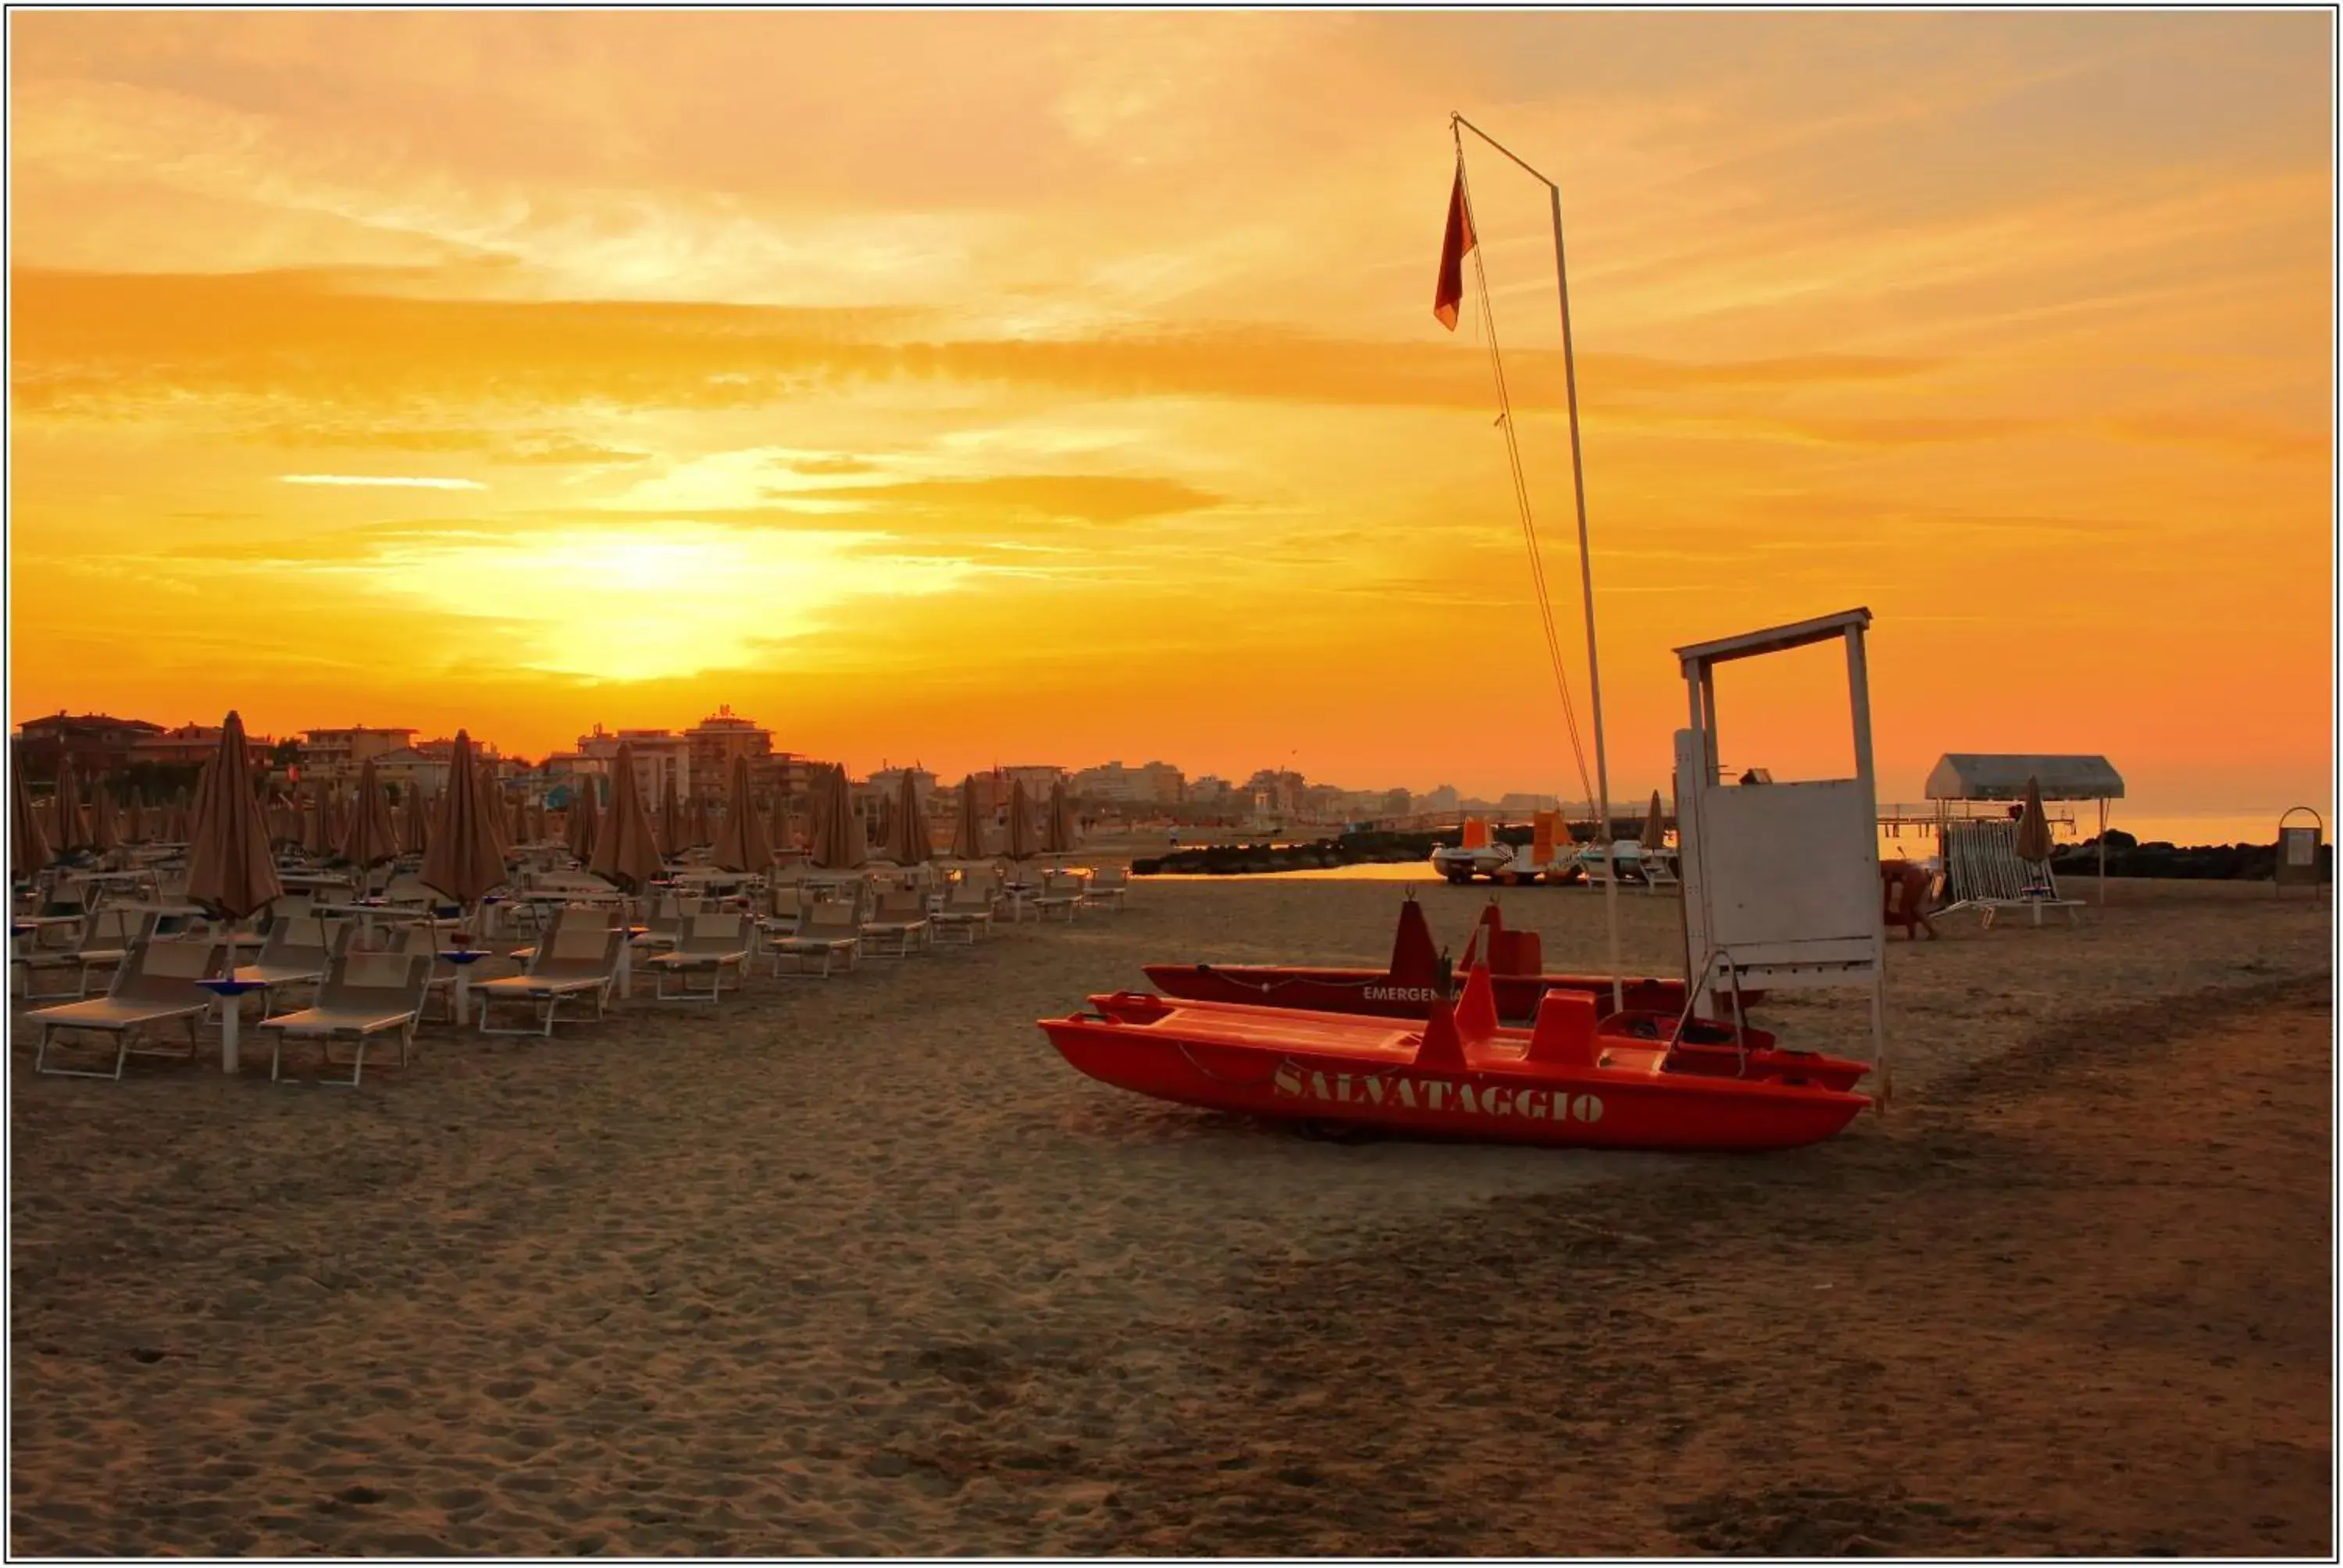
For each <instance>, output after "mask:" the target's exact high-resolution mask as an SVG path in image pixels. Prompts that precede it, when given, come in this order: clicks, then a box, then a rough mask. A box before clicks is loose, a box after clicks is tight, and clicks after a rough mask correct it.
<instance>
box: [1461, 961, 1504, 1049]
mask: <svg viewBox="0 0 2343 1568" xmlns="http://www.w3.org/2000/svg"><path fill="white" fill-rule="evenodd" d="M1497 1027H1498V1026H1497V988H1496V986H1495V984H1494V983H1493V981H1492V980H1490V979H1489V970H1488V966H1487V965H1485V964H1474V965H1473V969H1472V971H1471V972H1470V973H1469V974H1467V975H1466V976H1465V977H1464V990H1463V994H1461V995H1460V996H1458V997H1457V999H1456V1040H1457V1043H1458V1044H1459V1045H1461V1046H1463V1048H1464V1049H1465V1050H1467V1051H1470V1050H1472V1049H1473V1047H1475V1046H1482V1045H1486V1044H1488V1043H1489V1042H1490V1041H1491V1040H1494V1039H1496V1038H1497Z"/></svg>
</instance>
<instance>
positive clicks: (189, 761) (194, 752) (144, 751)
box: [75, 724, 277, 772]
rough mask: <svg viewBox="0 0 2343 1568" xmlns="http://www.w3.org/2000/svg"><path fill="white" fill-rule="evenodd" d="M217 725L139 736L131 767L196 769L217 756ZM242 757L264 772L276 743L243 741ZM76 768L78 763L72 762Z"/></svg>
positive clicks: (253, 739) (249, 738)
mask: <svg viewBox="0 0 2343 1568" xmlns="http://www.w3.org/2000/svg"><path fill="white" fill-rule="evenodd" d="M220 732H221V729H220V726H218V725H216V724H182V725H180V726H179V727H178V728H177V729H161V730H157V731H156V732H155V733H154V734H152V735H142V736H140V737H139V738H138V739H136V740H134V741H132V742H131V743H130V760H131V763H132V764H133V765H136V764H138V763H141V762H146V763H153V764H156V765H157V766H160V767H166V768H199V767H201V766H203V765H204V764H205V763H206V762H209V761H210V760H211V759H213V758H215V757H216V756H218V755H219V743H220ZM244 744H245V756H246V759H249V760H250V762H251V763H252V765H253V766H254V767H255V768H256V769H260V770H261V771H263V772H266V771H267V769H268V766H269V753H270V752H272V751H274V750H276V749H277V742H275V741H274V740H271V739H268V737H266V735H247V736H246V737H245V738H244ZM79 766H80V763H78V762H76V763H75V767H76V768H78V767H79Z"/></svg>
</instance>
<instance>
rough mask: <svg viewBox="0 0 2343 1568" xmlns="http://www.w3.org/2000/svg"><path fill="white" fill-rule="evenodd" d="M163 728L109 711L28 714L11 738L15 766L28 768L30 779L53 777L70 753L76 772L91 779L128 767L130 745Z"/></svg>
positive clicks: (84, 777)
mask: <svg viewBox="0 0 2343 1568" xmlns="http://www.w3.org/2000/svg"><path fill="white" fill-rule="evenodd" d="M162 732H163V727H162V726H161V725H159V724H149V723H147V722H146V720H145V719H116V718H114V717H113V716H111V715H110V714H105V713H83V714H67V713H66V712H65V709H58V710H57V711H56V712H55V714H49V715H44V716H43V717H41V718H39V719H26V720H25V722H24V723H22V724H20V725H18V726H17V727H16V733H15V735H14V736H12V737H11V738H10V740H9V749H10V750H11V751H12V752H13V753H14V757H15V766H17V767H18V768H20V769H24V772H25V777H26V778H27V779H55V777H56V776H57V763H58V761H59V760H60V759H63V758H65V757H71V758H72V759H73V765H74V772H75V774H77V775H79V776H80V777H81V778H82V779H90V778H92V777H94V776H96V775H98V774H105V773H119V772H121V771H122V770H123V769H126V768H127V767H129V766H130V763H131V761H132V748H134V747H135V746H136V745H137V743H138V742H139V741H140V740H142V739H146V738H147V737H148V736H152V735H159V734H161V733H162Z"/></svg>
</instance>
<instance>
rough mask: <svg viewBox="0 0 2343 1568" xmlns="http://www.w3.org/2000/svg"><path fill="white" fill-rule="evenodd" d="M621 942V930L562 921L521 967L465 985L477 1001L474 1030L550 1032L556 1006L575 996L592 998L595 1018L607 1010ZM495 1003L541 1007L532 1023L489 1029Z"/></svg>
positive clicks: (624, 941) (623, 938)
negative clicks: (513, 972) (525, 1026)
mask: <svg viewBox="0 0 2343 1568" xmlns="http://www.w3.org/2000/svg"><path fill="white" fill-rule="evenodd" d="M626 944H627V933H626V931H625V930H623V929H620V928H618V927H597V926H595V925H594V924H592V923H591V922H588V921H578V920H565V921H564V922H563V923H562V924H560V925H558V926H557V927H555V928H554V929H553V930H551V931H549V932H548V933H547V934H546V938H545V940H543V941H541V942H539V943H538V945H537V947H536V948H535V949H534V950H532V951H531V953H530V954H529V960H528V970H526V971H524V972H522V973H520V974H517V975H507V976H505V977H504V978H502V979H500V980H482V981H481V982H480V983H479V984H478V985H476V986H473V987H472V988H471V990H472V995H473V996H474V997H475V998H477V999H478V1001H479V1003H480V1032H481V1033H482V1034H543V1035H550V1034H552V1032H553V1025H554V1022H555V1020H556V1019H557V1017H558V1014H559V1012H560V1009H561V1004H562V1003H563V1002H564V1001H568V1000H580V999H583V1000H590V1001H592V1002H593V1004H594V1017H595V1020H596V1021H599V1020H601V1018H602V1016H603V1014H604V1013H605V1012H606V1011H607V1010H608V1008H609V1005H610V990H611V988H612V987H613V986H615V985H617V984H618V958H619V954H620V952H621V950H623V949H624V948H625V947H626ZM498 1002H504V1003H507V1004H511V1003H517V1002H525V1003H528V1005H529V1006H531V1007H534V1008H539V1009H542V1011H541V1012H540V1013H539V1014H538V1023H537V1027H536V1028H533V1029H492V1028H490V1027H489V1026H488V1015H489V1013H490V1012H491V1011H493V1010H494V1009H495V1005H496V1004H497V1003H498Z"/></svg>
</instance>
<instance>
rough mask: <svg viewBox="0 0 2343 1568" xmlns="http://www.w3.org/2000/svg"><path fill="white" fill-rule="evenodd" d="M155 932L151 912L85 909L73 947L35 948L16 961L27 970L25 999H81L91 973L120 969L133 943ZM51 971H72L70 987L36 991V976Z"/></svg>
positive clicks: (102, 907) (119, 907) (104, 907)
mask: <svg viewBox="0 0 2343 1568" xmlns="http://www.w3.org/2000/svg"><path fill="white" fill-rule="evenodd" d="M154 934H155V931H154V917H153V916H152V915H146V914H142V913H141V912H140V911H138V910H133V909H129V908H126V907H125V906H123V905H120V904H115V905H111V906H107V905H100V906H98V907H96V908H94V909H87V910H84V912H83V914H82V918H81V925H80V926H79V927H78V928H77V929H75V933H74V940H73V945H72V946H71V947H65V948H35V950H33V951H31V952H29V953H26V954H25V955H24V956H23V957H21V958H19V959H17V960H15V962H16V964H17V966H18V967H19V968H21V969H22V970H24V971H25V997H24V1000H26V1001H55V1000H58V999H59V998H67V997H69V998H71V999H72V1000H75V1001H79V1000H81V999H82V998H84V997H85V996H87V995H89V982H90V977H91V976H93V975H96V974H98V973H100V972H101V971H104V970H113V969H117V968H119V967H120V966H121V963H122V960H123V959H124V957H125V956H126V955H127V954H128V952H129V951H130V948H131V945H132V944H133V943H135V942H136V941H138V940H140V939H141V938H144V937H151V936H153V935H154ZM48 970H64V971H66V972H69V973H71V974H72V976H73V979H74V983H73V985H72V987H71V989H69V990H68V989H66V988H65V987H64V986H62V985H60V986H59V987H58V988H57V989H56V990H34V989H33V987H34V977H35V975H39V974H42V973H45V972H46V971H48Z"/></svg>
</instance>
